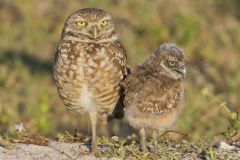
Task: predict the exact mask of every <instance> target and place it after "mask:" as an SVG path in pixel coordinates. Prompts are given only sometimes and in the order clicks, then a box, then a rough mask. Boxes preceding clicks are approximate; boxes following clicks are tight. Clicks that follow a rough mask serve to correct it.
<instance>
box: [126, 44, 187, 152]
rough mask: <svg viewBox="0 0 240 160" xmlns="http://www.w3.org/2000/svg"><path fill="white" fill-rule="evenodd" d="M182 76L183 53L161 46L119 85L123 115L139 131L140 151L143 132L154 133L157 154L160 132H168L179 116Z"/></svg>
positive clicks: (184, 73)
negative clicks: (122, 99) (123, 97)
mask: <svg viewBox="0 0 240 160" xmlns="http://www.w3.org/2000/svg"><path fill="white" fill-rule="evenodd" d="M185 75H186V69H185V63H184V56H183V51H182V49H180V48H178V47H176V46H175V45H174V44H163V45H161V46H160V47H159V48H158V49H157V50H156V51H155V52H154V53H153V54H151V55H150V57H149V58H148V59H147V60H146V61H145V62H144V63H143V64H141V65H138V66H137V67H136V69H135V70H134V71H133V72H132V73H131V74H130V75H128V77H127V78H126V79H125V80H124V81H123V82H122V86H123V87H124V89H125V94H126V95H125V99H124V105H125V109H124V111H125V115H126V118H127V120H128V121H129V123H130V125H131V126H133V127H134V128H137V129H140V131H139V134H140V137H141V145H142V148H143V150H146V146H145V130H146V129H147V130H153V140H154V146H155V151H156V150H157V137H158V133H159V131H162V130H166V129H168V128H169V127H170V126H171V125H172V124H173V123H174V121H175V119H176V117H177V115H178V114H179V113H180V111H181V109H182V107H181V106H182V105H179V102H180V101H181V99H182V97H183V86H182V80H183V78H184V77H185Z"/></svg>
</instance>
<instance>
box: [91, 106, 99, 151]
mask: <svg viewBox="0 0 240 160" xmlns="http://www.w3.org/2000/svg"><path fill="white" fill-rule="evenodd" d="M89 117H90V120H91V124H92V146H91V154H92V155H97V154H99V149H98V146H97V111H95V110H93V111H89Z"/></svg>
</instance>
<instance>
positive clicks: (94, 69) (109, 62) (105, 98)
mask: <svg viewBox="0 0 240 160" xmlns="http://www.w3.org/2000/svg"><path fill="white" fill-rule="evenodd" d="M114 47H116V46H114V44H112V43H110V42H109V43H102V44H94V43H92V44H90V43H81V42H62V43H61V44H60V46H59V49H58V50H59V53H57V55H56V64H55V71H54V77H55V80H56V82H57V86H58V91H59V94H60V96H61V97H62V99H63V102H64V104H65V105H66V106H67V108H68V109H69V110H74V111H78V112H82V111H83V110H92V109H96V110H97V111H98V112H102V113H104V112H106V113H108V114H110V113H111V112H112V111H113V108H114V107H115V105H116V103H117V100H118V97H119V93H118V91H119V88H120V87H119V82H120V81H121V79H122V78H123V70H122V68H123V67H122V65H121V64H123V63H124V62H123V60H122V59H123V56H122V55H121V54H119V55H118V54H117V52H114V51H115V50H114V49H115V48H114Z"/></svg>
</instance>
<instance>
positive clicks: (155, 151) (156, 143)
mask: <svg viewBox="0 0 240 160" xmlns="http://www.w3.org/2000/svg"><path fill="white" fill-rule="evenodd" d="M152 137H153V145H154V153H155V154H158V131H156V130H153V133H152Z"/></svg>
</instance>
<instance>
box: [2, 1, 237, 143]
mask: <svg viewBox="0 0 240 160" xmlns="http://www.w3.org/2000/svg"><path fill="white" fill-rule="evenodd" d="M84 7H97V8H101V9H104V10H106V11H108V12H110V13H111V14H112V15H113V18H114V20H115V25H116V28H117V32H118V35H119V39H120V41H121V42H122V44H123V45H124V47H125V48H126V50H127V53H128V61H129V63H130V65H131V66H132V67H134V66H135V65H136V64H138V63H141V62H142V61H143V60H144V59H145V58H146V57H147V56H148V54H150V53H151V51H153V50H155V49H156V48H157V47H158V46H159V45H160V44H161V43H164V42H172V43H177V44H178V45H179V46H180V47H182V48H183V49H184V51H185V57H186V60H187V66H188V75H187V79H186V81H185V101H184V105H185V110H184V112H183V113H182V114H181V116H180V118H179V119H178V121H177V124H176V126H175V128H174V129H176V130H180V131H186V132H188V133H189V134H190V137H189V138H190V139H192V140H197V139H199V138H203V137H205V136H206V137H207V138H209V139H211V138H212V137H213V136H214V135H218V134H220V133H222V132H226V131H227V130H228V129H229V128H230V127H232V126H233V125H232V123H233V120H234V119H235V118H236V113H237V112H240V92H239V89H240V63H239V61H240V12H239V8H240V1H238V0H229V1H226V0H204V1H192V0H181V1H179V0H171V1H163V0H129V1H128V0H101V1H100V0H88V1H87V0H78V1H77V0H51V1H50V0H31V1H27V0H0V22H1V25H0V131H1V133H2V134H4V133H11V132H14V130H15V124H17V123H20V122H23V123H24V125H25V128H26V130H27V131H28V132H30V133H36V132H38V133H41V134H44V135H46V136H54V135H56V133H58V132H63V131H64V130H68V131H70V132H73V131H74V129H80V130H81V131H83V132H85V133H89V132H90V128H91V127H90V123H89V122H88V121H87V120H86V118H87V117H80V116H79V115H76V114H73V113H69V112H68V111H67V110H66V109H65V107H64V105H63V104H62V102H61V101H60V98H59V96H58V94H57V90H56V87H55V85H54V82H53V76H52V65H53V58H54V52H55V49H56V46H57V44H58V42H59V40H60V36H61V30H62V27H63V24H64V21H65V19H66V18H67V17H68V15H69V14H70V13H72V12H73V11H76V10H78V9H80V8H84ZM226 107H227V109H226ZM111 127H112V130H113V131H114V132H115V133H120V134H122V135H123V136H126V135H128V134H129V133H130V132H132V129H131V128H130V127H129V126H128V125H127V124H126V123H124V122H123V121H114V122H113V123H111ZM235 129H236V128H235Z"/></svg>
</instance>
